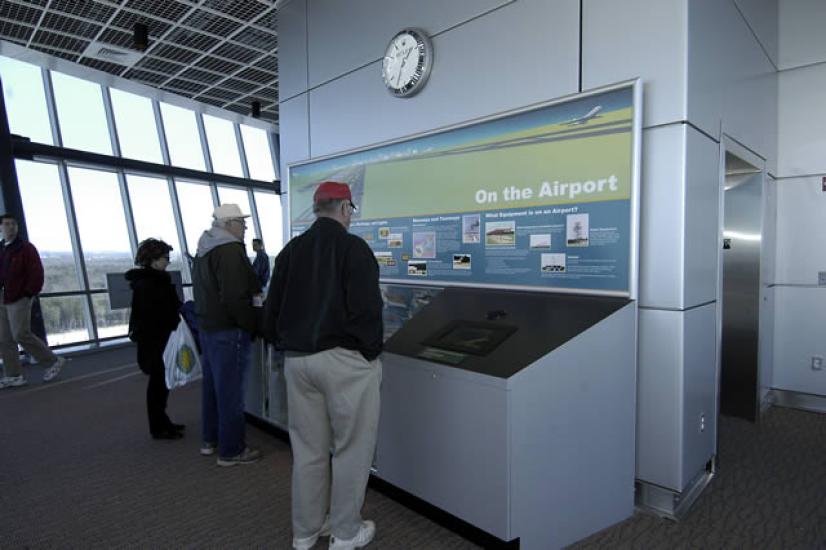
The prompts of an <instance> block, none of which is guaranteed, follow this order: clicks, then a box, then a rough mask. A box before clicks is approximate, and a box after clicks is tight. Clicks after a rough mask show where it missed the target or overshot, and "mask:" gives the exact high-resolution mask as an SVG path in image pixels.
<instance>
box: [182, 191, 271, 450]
mask: <svg viewBox="0 0 826 550" xmlns="http://www.w3.org/2000/svg"><path fill="white" fill-rule="evenodd" d="M212 217H213V222H212V227H211V228H210V229H209V230H207V231H204V233H203V234H202V235H201V238H200V239H199V240H198V253H197V255H196V256H195V261H194V262H193V270H192V284H193V289H194V292H195V314H196V318H197V320H198V330H199V332H200V339H201V352H202V363H201V366H202V367H203V371H204V381H203V386H202V387H203V400H202V419H203V444H202V446H201V454H202V455H205V456H208V455H212V454H214V453H215V451H216V449H217V451H218V460H217V463H218V465H219V466H235V465H236V464H249V463H251V462H255V461H256V460H258V459H259V458H260V455H261V453H260V452H259V451H258V450H256V449H251V448H249V447H248V446H247V444H246V439H245V419H244V389H245V386H246V380H247V374H248V371H249V362H250V344H251V340H252V338H253V336H254V335H255V334H256V333H258V332H259V327H258V325H259V318H260V309H258V308H257V307H256V305H260V303H261V301H262V298H263V296H262V295H261V285H260V284H259V282H258V278H257V277H256V275H255V272H254V271H253V270H252V266H251V265H250V261H249V258H248V257H247V253H246V250H245V247H244V233H245V232H246V229H247V224H246V220H245V218H247V217H249V216H248V215H247V214H243V213H242V212H241V209H240V208H239V207H238V205H237V204H222V205H221V206H219V207H218V208H216V209H215V211H214V212H213V213H212Z"/></svg>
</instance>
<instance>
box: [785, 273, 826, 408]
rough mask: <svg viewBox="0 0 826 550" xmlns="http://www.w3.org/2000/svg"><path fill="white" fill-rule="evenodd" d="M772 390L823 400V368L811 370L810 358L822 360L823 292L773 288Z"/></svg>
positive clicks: (825, 382) (825, 341)
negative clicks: (794, 392) (805, 394)
mask: <svg viewBox="0 0 826 550" xmlns="http://www.w3.org/2000/svg"><path fill="white" fill-rule="evenodd" d="M774 291H775V304H774V307H775V326H774V330H775V339H774V365H775V367H774V373H773V383H772V387H773V388H776V389H781V390H788V391H796V392H802V393H809V394H815V395H821V396H826V368H824V369H822V370H812V367H811V358H812V356H813V355H820V356H821V357H826V338H824V329H823V327H826V288H804V287H775V289H774Z"/></svg>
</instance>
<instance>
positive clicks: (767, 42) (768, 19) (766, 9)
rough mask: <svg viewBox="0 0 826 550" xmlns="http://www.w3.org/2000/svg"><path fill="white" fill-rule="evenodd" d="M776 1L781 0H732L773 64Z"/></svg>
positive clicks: (776, 22)
mask: <svg viewBox="0 0 826 550" xmlns="http://www.w3.org/2000/svg"><path fill="white" fill-rule="evenodd" d="M778 2H781V3H782V0H734V3H735V5H737V8H738V9H739V10H740V13H742V14H743V17H745V18H746V21H747V22H748V24H749V27H751V30H752V31H754V34H755V35H756V36H757V39H758V40H759V41H760V44H762V45H763V49H764V50H766V53H767V54H768V55H769V58H770V59H771V60H772V63H774V65H775V66H777V63H778V53H777V52H778V41H779V39H778V11H779V10H778V6H777V4H778Z"/></svg>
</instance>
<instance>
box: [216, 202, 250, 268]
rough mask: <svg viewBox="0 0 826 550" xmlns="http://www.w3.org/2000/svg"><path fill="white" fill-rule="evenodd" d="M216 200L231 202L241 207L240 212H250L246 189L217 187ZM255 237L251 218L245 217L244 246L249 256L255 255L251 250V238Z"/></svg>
mask: <svg viewBox="0 0 826 550" xmlns="http://www.w3.org/2000/svg"><path fill="white" fill-rule="evenodd" d="M218 200H219V201H221V204H226V203H233V204H237V205H238V206H239V207H240V208H241V212H243V213H244V214H249V213H250V212H252V209H251V208H250V199H249V195H247V190H246V189H237V188H235V187H221V186H219V187H218ZM255 237H256V235H255V227H253V223H252V218H247V232H246V233H244V246H245V247H246V249H247V254H248V255H250V257H251V258H254V257H255V253H254V252H253V251H252V240H253V239H254V238H255Z"/></svg>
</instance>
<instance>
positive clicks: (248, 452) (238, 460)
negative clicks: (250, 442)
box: [216, 447, 261, 467]
mask: <svg viewBox="0 0 826 550" xmlns="http://www.w3.org/2000/svg"><path fill="white" fill-rule="evenodd" d="M259 458H261V451H259V450H258V449H250V448H249V447H246V448H245V449H244V450H243V451H241V454H240V455H235V456H230V457H223V456H219V457H218V460H217V461H216V463H217V464H218V466H224V467H227V466H235V465H236V464H252V463H253V462H256V461H257V460H258V459H259Z"/></svg>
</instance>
